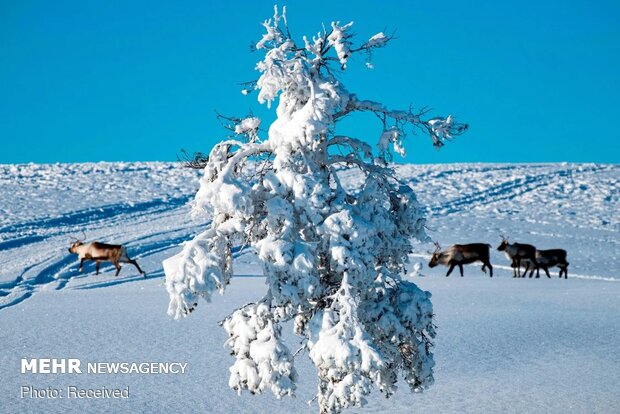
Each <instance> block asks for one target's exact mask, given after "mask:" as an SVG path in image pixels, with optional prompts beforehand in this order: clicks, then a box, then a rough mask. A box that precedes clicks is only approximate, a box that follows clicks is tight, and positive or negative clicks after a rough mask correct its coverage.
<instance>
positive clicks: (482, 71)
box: [0, 0, 620, 163]
mask: <svg viewBox="0 0 620 414" xmlns="http://www.w3.org/2000/svg"><path fill="white" fill-rule="evenodd" d="M273 3H274V2H273V1H245V2H241V1H226V2H220V1H218V2H210V1H206V0H202V1H179V2H170V1H162V2H159V1H133V0H127V1H123V2H112V1H83V0H79V1H62V0H59V1H47V2H38V1H23V2H21V1H20V2H12V1H8V0H0V79H1V80H2V81H1V82H0V97H1V99H0V163H18V162H19V163H21V162H81V161H101V160H105V161H120V160H122V161H133V160H174V159H175V158H176V154H177V153H178V152H179V150H180V149H181V148H185V149H187V150H189V151H203V152H205V151H207V152H208V151H209V149H210V148H211V147H212V146H213V144H214V143H216V142H217V141H219V140H220V139H222V138H223V137H224V136H225V131H223V130H222V129H221V128H220V126H219V123H218V122H217V121H216V119H215V117H214V110H216V109H217V110H219V111H220V112H222V113H224V114H228V115H239V116H241V115H245V114H246V113H247V112H248V111H249V110H252V111H254V113H255V114H259V115H261V116H265V117H266V119H269V117H270V116H272V115H270V114H269V113H268V112H267V111H266V109H265V108H261V107H260V106H259V105H258V103H256V101H255V98H256V94H254V95H250V96H249V97H245V96H243V95H241V94H240V93H239V90H240V87H239V86H238V85H237V83H239V82H243V81H249V80H252V79H255V78H256V77H257V76H256V75H257V72H255V71H254V65H255V62H256V61H258V60H259V59H260V56H259V55H258V54H257V53H250V48H249V45H250V43H251V42H252V41H256V40H258V39H260V35H261V34H262V27H261V26H260V24H259V23H260V22H261V21H263V20H264V19H265V18H268V17H270V16H271V14H272V6H273ZM279 4H280V5H284V4H286V5H287V7H288V15H289V23H290V26H291V29H292V32H293V35H294V36H295V37H297V38H299V39H300V38H301V36H302V35H303V34H309V35H311V34H314V33H316V32H317V31H318V30H319V29H320V27H321V26H320V25H321V23H322V22H325V23H326V24H329V23H330V22H331V21H332V20H340V21H342V22H345V21H350V20H353V21H354V22H355V25H354V27H355V32H356V33H357V35H358V39H359V41H363V40H365V39H367V38H368V37H370V36H372V35H373V34H375V33H376V32H378V31H382V30H387V31H392V30H396V33H397V37H398V39H397V40H395V41H394V42H393V43H392V44H391V46H390V47H388V48H386V49H382V50H379V51H378V52H377V53H376V54H375V56H374V58H373V63H374V65H375V69H374V70H368V69H366V68H365V67H364V62H363V60H362V59H359V60H358V61H353V62H351V63H350V64H349V70H348V71H347V73H346V74H345V75H344V76H343V77H342V80H343V81H344V83H345V84H346V85H347V87H348V88H349V90H351V91H353V92H356V93H358V95H360V96H361V97H363V98H367V99H374V100H379V101H382V102H383V103H385V104H387V105H388V106H390V107H395V108H398V107H402V108H407V107H408V106H409V104H413V105H414V106H415V107H422V106H426V105H428V106H430V107H432V108H434V112H433V114H437V115H441V114H448V113H451V114H454V115H456V116H457V117H458V119H459V120H461V121H463V122H467V123H469V124H470V125H471V129H470V131H469V132H468V133H467V134H466V135H463V136H462V137H460V138H459V139H458V140H457V141H456V142H454V143H452V144H449V145H447V146H446V147H444V148H443V149H442V150H441V151H436V150H435V149H434V148H433V147H432V145H431V144H430V140H429V139H428V138H426V137H423V136H422V135H417V136H410V137H409V139H408V141H407V143H406V149H407V151H408V154H407V157H406V159H399V158H398V157H397V158H396V160H397V161H401V162H415V163H439V162H546V161H553V162H557V161H576V162H614V163H617V162H620V145H619V144H618V142H619V141H620V137H619V136H618V135H619V130H620V129H619V128H617V127H616V126H615V123H616V122H617V121H618V120H620V105H619V103H618V99H619V98H620V24H619V23H618V22H619V21H620V2H618V1H588V2H586V1H568V0H565V1H545V0H539V1H505V2H497V1H476V0H473V1H467V2H465V1H441V2H436V1H426V2H420V1H402V2H401V1H381V2H378V1H366V0H358V1H355V2H353V1H347V2H345V1H333V0H327V1H324V0H316V1H312V2H309V1H289V2H286V3H284V2H280V3H279ZM343 128H344V132H347V133H350V134H352V135H355V136H357V137H359V138H362V139H365V140H367V141H369V142H376V139H377V138H378V136H379V134H380V125H379V124H378V123H377V121H376V119H375V118H374V117H368V116H360V117H358V118H356V119H355V122H348V124H346V125H343Z"/></svg>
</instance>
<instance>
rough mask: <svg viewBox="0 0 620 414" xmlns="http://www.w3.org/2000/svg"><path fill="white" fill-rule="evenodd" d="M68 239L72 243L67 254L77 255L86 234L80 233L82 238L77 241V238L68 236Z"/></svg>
mask: <svg viewBox="0 0 620 414" xmlns="http://www.w3.org/2000/svg"><path fill="white" fill-rule="evenodd" d="M69 239H70V240H71V241H72V243H71V247H69V253H75V254H77V253H78V251H77V248H78V247H80V246H81V245H82V244H84V240H86V233H84V232H82V238H81V239H78V238H77V237H73V236H70V237H69Z"/></svg>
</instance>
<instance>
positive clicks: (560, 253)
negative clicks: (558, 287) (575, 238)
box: [522, 249, 569, 279]
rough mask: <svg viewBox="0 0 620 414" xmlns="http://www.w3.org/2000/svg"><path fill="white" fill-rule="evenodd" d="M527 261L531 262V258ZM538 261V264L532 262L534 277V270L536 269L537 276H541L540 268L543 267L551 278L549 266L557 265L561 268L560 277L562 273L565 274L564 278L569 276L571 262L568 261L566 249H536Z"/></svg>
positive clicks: (531, 271)
mask: <svg viewBox="0 0 620 414" xmlns="http://www.w3.org/2000/svg"><path fill="white" fill-rule="evenodd" d="M526 261H527V263H529V260H526ZM536 262H537V265H533V264H532V270H530V277H532V275H533V274H534V270H536V277H537V278H538V277H540V269H541V268H542V269H543V270H544V271H545V273H546V274H547V277H548V278H550V279H551V275H550V274H549V268H550V267H553V266H557V267H559V268H560V275H559V276H560V279H561V278H562V274H564V279H567V278H568V265H569V263H568V262H567V261H566V250H564V249H549V250H536ZM522 264H523V262H522ZM526 269H527V267H526ZM525 273H527V270H526V271H525ZM525 273H524V274H523V277H525Z"/></svg>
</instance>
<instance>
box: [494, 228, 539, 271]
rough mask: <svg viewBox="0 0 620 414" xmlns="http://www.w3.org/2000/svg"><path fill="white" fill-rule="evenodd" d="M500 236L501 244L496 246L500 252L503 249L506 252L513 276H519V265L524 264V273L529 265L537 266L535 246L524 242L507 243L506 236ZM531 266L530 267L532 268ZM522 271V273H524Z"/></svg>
mask: <svg viewBox="0 0 620 414" xmlns="http://www.w3.org/2000/svg"><path fill="white" fill-rule="evenodd" d="M500 237H501V238H502V242H501V244H500V245H499V246H498V247H497V250H499V251H500V252H501V251H503V252H504V253H505V254H506V257H507V258H508V260H510V261H511V264H510V266H511V267H512V271H513V276H512V277H521V265H522V264H524V265H525V273H527V271H528V270H529V268H530V266H534V267H535V266H537V265H538V264H537V261H536V247H534V246H532V245H531V244H524V243H508V237H504V236H500ZM534 267H532V269H533V268H534ZM525 273H524V275H525Z"/></svg>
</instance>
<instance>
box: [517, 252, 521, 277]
mask: <svg viewBox="0 0 620 414" xmlns="http://www.w3.org/2000/svg"><path fill="white" fill-rule="evenodd" d="M517 277H521V258H520V257H517Z"/></svg>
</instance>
